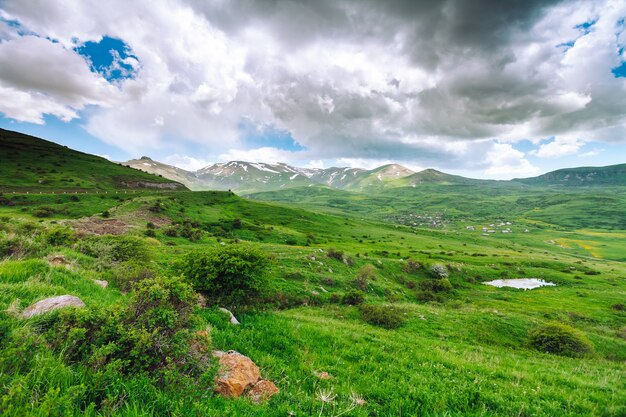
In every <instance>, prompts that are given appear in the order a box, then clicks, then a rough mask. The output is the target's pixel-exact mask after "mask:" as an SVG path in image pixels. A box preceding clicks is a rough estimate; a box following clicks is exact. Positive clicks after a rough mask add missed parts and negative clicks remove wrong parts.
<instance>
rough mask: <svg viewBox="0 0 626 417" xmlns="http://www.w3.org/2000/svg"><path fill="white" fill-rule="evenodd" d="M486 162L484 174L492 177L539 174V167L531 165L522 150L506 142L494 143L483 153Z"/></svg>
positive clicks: (508, 177) (503, 177)
mask: <svg viewBox="0 0 626 417" xmlns="http://www.w3.org/2000/svg"><path fill="white" fill-rule="evenodd" d="M485 162H486V163H487V164H488V167H487V169H485V171H484V174H486V175H487V176H489V177H490V178H493V179H511V178H514V177H520V176H532V175H537V174H539V172H540V171H539V168H537V167H535V166H534V165H532V164H531V163H530V162H529V161H528V160H527V159H526V158H525V155H524V153H523V152H521V151H518V150H517V149H515V148H513V146H511V144H508V143H495V144H493V146H492V148H491V149H490V150H489V151H488V152H487V153H486V155H485Z"/></svg>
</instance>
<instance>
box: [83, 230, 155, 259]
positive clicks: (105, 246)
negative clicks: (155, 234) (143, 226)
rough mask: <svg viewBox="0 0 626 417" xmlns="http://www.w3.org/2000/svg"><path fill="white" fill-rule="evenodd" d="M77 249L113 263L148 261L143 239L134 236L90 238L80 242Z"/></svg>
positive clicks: (148, 257) (146, 247)
mask: <svg viewBox="0 0 626 417" xmlns="http://www.w3.org/2000/svg"><path fill="white" fill-rule="evenodd" d="M79 249H80V251H81V252H83V253H84V254H86V255H89V256H93V257H95V258H99V259H102V260H104V261H113V262H124V261H130V260H132V261H134V262H147V261H149V260H150V252H149V250H148V246H147V245H146V243H145V242H144V240H143V239H140V238H137V237H134V236H99V237H90V238H87V239H84V240H82V241H81V242H80V245H79Z"/></svg>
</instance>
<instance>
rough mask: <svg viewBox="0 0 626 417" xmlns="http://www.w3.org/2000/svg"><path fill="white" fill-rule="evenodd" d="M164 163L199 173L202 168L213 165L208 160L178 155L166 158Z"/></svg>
mask: <svg viewBox="0 0 626 417" xmlns="http://www.w3.org/2000/svg"><path fill="white" fill-rule="evenodd" d="M163 162H165V163H166V164H169V165H174V166H175V167H178V168H181V169H184V170H186V171H197V170H199V169H200V168H204V167H205V166H208V165H211V163H210V162H209V161H207V160H203V159H198V158H194V157H193V156H188V155H178V154H174V155H169V156H166V157H165V158H164V159H163Z"/></svg>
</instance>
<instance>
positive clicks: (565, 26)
mask: <svg viewBox="0 0 626 417" xmlns="http://www.w3.org/2000/svg"><path fill="white" fill-rule="evenodd" d="M625 22H626V0H585V1H570V0H565V1H558V0H554V1H551V0H546V1H539V0H508V1H502V0H387V1H378V0H316V1H308V0H152V1H148V0H145V1H141V0H137V1H132V2H129V1H127V0H108V1H106V2H103V1H100V0H97V1H96V0H76V1H61V0H56V1H47V0H0V127H2V128H5V129H11V130H17V131H20V132H24V133H28V134H32V135H35V136H38V137H42V138H44V139H48V140H52V141H54V142H57V143H61V144H63V145H67V146H70V147H72V148H74V149H78V150H81V151H84V152H89V153H93V154H97V155H101V156H105V157H107V158H109V159H112V160H115V161H124V160H128V159H131V158H136V157H139V156H144V155H145V156H150V157H152V158H153V159H155V160H159V161H162V162H166V163H170V164H173V165H176V166H179V167H181V168H185V169H190V170H195V169H199V168H201V167H203V166H206V165H209V164H211V163H215V162H226V161H230V160H244V161H250V162H269V163H272V162H285V163H290V164H293V165H296V166H301V167H316V168H322V167H326V168H327V167H330V166H353V167H362V168H373V167H376V166H379V165H382V164H385V163H389V162H395V163H400V164H402V165H405V166H407V167H409V168H411V169H413V170H421V169H425V168H435V169H439V170H442V171H445V172H449V173H453V174H459V175H465V176H470V177H474V178H496V179H509V178H514V177H528V176H534V175H538V174H541V173H545V172H547V171H551V170H554V169H558V168H564V167H573V166H602V165H611V164H617V163H625V162H626V50H625V48H624V46H625V45H626V23H625Z"/></svg>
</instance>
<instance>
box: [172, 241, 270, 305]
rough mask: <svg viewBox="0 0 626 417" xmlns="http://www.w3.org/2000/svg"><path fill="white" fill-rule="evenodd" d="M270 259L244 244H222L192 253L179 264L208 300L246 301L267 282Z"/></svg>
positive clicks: (257, 293) (255, 294)
mask: <svg viewBox="0 0 626 417" xmlns="http://www.w3.org/2000/svg"><path fill="white" fill-rule="evenodd" d="M269 265H270V260H269V257H268V256H267V254H265V252H262V251H261V250H259V249H257V248H255V247H253V246H245V245H230V246H221V247H217V248H212V249H209V250H207V251H205V252H199V253H191V254H189V255H187V256H186V257H184V258H183V260H182V262H180V263H179V269H180V271H181V273H182V274H183V275H184V276H185V277H186V278H187V279H188V280H189V282H191V283H192V285H193V286H194V288H196V289H197V290H200V291H202V292H203V293H204V294H205V295H206V296H207V297H208V298H209V299H212V300H213V301H216V302H222V303H226V304H230V303H240V302H243V303H246V302H249V301H250V300H251V297H254V296H257V295H259V294H260V293H261V291H262V290H263V289H264V287H265V285H266V278H265V272H266V270H267V268H268V267H269Z"/></svg>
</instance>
